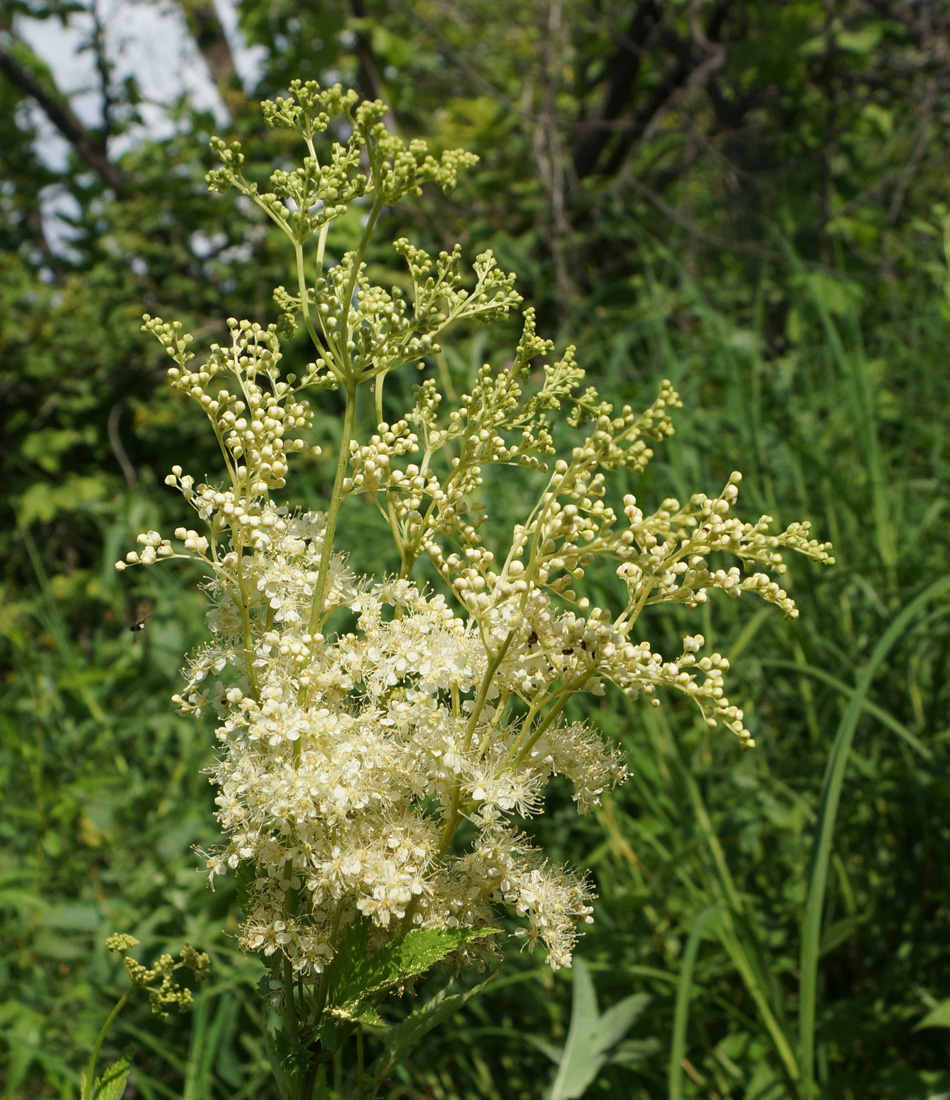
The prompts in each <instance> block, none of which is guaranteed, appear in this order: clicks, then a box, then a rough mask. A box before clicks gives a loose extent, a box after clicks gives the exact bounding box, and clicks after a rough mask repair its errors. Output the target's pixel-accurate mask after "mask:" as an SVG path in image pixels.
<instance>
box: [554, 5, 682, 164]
mask: <svg viewBox="0 0 950 1100" xmlns="http://www.w3.org/2000/svg"><path fill="white" fill-rule="evenodd" d="M662 16H663V12H662V9H661V8H660V6H659V4H657V3H655V0H645V2H644V3H641V4H638V5H637V10H636V11H635V12H634V14H633V18H632V19H631V21H630V26H629V28H628V30H627V33H626V34H625V35H622V36H621V38H620V43H619V46H618V48H617V52H616V53H615V54H614V56H613V59H612V60H611V62H610V64H609V66H608V67H607V70H606V74H605V75H606V80H607V87H606V89H605V91H604V99H603V103H602V105H601V108H600V111H599V113H598V116H597V118H596V119H592V120H591V121H590V122H589V123H588V124H587V126H586V127H585V131H586V132H585V133H583V135H582V136H581V138H580V140H579V141H578V142H577V144H576V146H575V148H574V158H573V168H574V176H575V178H576V179H579V180H580V179H583V178H584V177H585V176H589V175H591V174H592V173H593V172H594V171H595V170H596V166H597V161H598V160H599V159H600V155H601V153H602V152H603V150H604V147H605V146H606V144H607V142H608V141H609V139H610V135H611V131H612V129H613V127H612V126H611V125H610V123H613V122H614V121H615V120H616V119H617V118H619V117H620V112H621V111H622V110H623V107H624V105H625V104H626V102H627V100H628V98H629V95H630V89H631V88H632V87H633V83H634V81H635V80H636V78H637V74H638V73H639V71H640V61H641V58H642V56H643V49H644V47H645V45H646V42H647V39H648V38H649V36H650V34H651V33H652V31H653V30H654V28H655V27H656V26H657V25H658V23H659V22H660V19H661V18H662ZM605 124H606V125H605Z"/></svg>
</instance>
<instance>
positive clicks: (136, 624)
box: [129, 600, 153, 645]
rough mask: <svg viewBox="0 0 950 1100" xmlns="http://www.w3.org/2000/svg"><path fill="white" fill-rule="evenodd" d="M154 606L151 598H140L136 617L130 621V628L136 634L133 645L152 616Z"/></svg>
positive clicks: (136, 607)
mask: <svg viewBox="0 0 950 1100" xmlns="http://www.w3.org/2000/svg"><path fill="white" fill-rule="evenodd" d="M152 607H153V604H152V601H151V600H139V602H138V603H137V604H136V605H135V618H134V619H133V620H132V622H130V623H129V630H131V631H132V633H133V634H134V635H135V637H134V638H133V639H132V643H133V645H134V644H135V643H136V642H137V641H138V640H139V639H138V636H139V634H140V633H141V632H142V631H143V630H144V629H145V624H146V623H147V622H148V621H149V619H150V618H151V617H152Z"/></svg>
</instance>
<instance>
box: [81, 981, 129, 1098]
mask: <svg viewBox="0 0 950 1100" xmlns="http://www.w3.org/2000/svg"><path fill="white" fill-rule="evenodd" d="M134 992H135V987H134V986H133V987H132V988H131V989H128V990H126V992H125V993H123V994H122V996H121V997H120V998H119V999H118V1001H116V1004H115V1008H113V1009H112V1011H111V1012H110V1013H109V1016H108V1018H107V1019H106V1022H105V1023H104V1024H103V1025H102V1029H101V1030H100V1032H99V1035H98V1036H97V1038H96V1045H95V1046H94V1047H93V1048H92V1054H90V1055H89V1064H88V1065H87V1066H86V1082H85V1085H84V1087H83V1090H82V1100H93V1096H94V1093H93V1089H94V1088H95V1080H96V1062H97V1061H98V1060H99V1051H100V1050H101V1049H102V1044H103V1043H104V1042H105V1039H106V1036H107V1035H108V1034H109V1029H110V1028H111V1027H112V1024H113V1022H114V1021H115V1018H116V1016H118V1015H119V1013H120V1012H121V1011H122V1009H123V1008H125V1005H126V1002H127V1001H128V999H129V998H130V997H131V996H132V994H133V993H134Z"/></svg>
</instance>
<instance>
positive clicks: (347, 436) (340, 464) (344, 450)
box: [307, 382, 356, 634]
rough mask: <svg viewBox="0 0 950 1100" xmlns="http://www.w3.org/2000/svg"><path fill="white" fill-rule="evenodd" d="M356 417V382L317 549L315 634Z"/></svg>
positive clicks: (349, 395) (350, 391)
mask: <svg viewBox="0 0 950 1100" xmlns="http://www.w3.org/2000/svg"><path fill="white" fill-rule="evenodd" d="M355 419H356V383H355V382H349V383H348V384H347V386H346V410H345V411H344V413H343V430H342V432H341V433H340V453H339V455H338V456H337V462H336V477H335V478H334V479H333V493H332V494H331V496H330V505H329V507H328V508H327V512H326V521H327V526H326V530H325V531H324V533H323V549H322V550H321V552H320V570H319V572H318V573H317V585H316V588H315V590H314V593H313V606H312V607H311V609H310V622H309V624H308V627H307V630H308V633H310V634H316V633H317V631H318V630H319V628H320V624H321V622H322V621H323V603H324V599H325V595H326V587H327V578H328V577H329V574H330V556H331V554H332V553H333V539H334V537H335V535H336V523H337V518H338V517H339V514H340V505H341V504H342V503H343V482H344V480H345V478H346V468H347V465H348V464H349V460H350V440H351V439H352V438H353V423H354V421H355Z"/></svg>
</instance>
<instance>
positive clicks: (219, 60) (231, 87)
mask: <svg viewBox="0 0 950 1100" xmlns="http://www.w3.org/2000/svg"><path fill="white" fill-rule="evenodd" d="M178 3H179V6H180V7H181V11H182V14H183V15H184V17H185V23H186V25H187V27H188V33H189V34H190V35H191V37H192V38H193V39H194V40H195V45H196V46H197V47H198V52H199V53H200V54H201V56H202V57H203V58H204V61H205V64H206V65H207V66H208V72H209V73H210V74H211V79H212V81H213V82H214V86H215V88H217V90H218V94H219V95H220V96H221V100H222V102H223V103H224V106H225V110H226V111H227V112H228V116H229V117H230V118H231V119H232V120H233V119H234V116H235V114H236V113H237V111H238V110H239V109H240V108H241V107H242V106H243V104H244V101H245V95H244V89H243V87H242V86H241V78H240V77H239V76H238V71H237V67H236V65H235V64H234V55H233V54H232V53H231V47H230V46H229V45H228V39H227V36H226V35H225V33H224V27H223V26H222V24H221V20H220V19H219V18H218V13H217V11H216V10H215V6H214V2H213V0H178Z"/></svg>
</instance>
